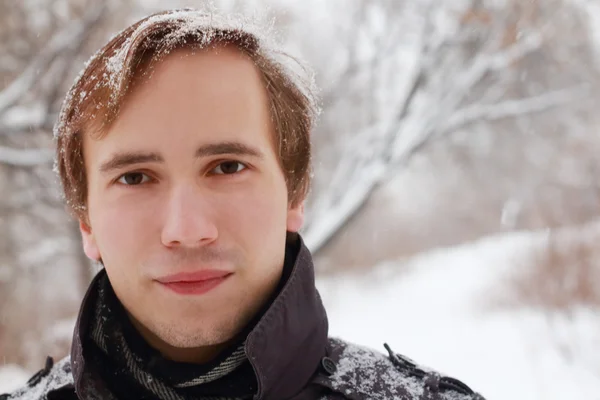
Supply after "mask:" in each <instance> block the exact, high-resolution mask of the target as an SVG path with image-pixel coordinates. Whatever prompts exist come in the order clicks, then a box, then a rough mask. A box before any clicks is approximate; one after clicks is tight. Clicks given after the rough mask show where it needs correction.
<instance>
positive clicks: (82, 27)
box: [0, 2, 105, 115]
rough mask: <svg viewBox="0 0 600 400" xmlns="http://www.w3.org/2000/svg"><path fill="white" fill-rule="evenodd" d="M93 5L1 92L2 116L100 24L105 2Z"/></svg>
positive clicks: (52, 40)
mask: <svg viewBox="0 0 600 400" xmlns="http://www.w3.org/2000/svg"><path fill="white" fill-rule="evenodd" d="M93 4H94V6H92V7H90V8H89V9H88V11H87V13H86V14H85V16H84V17H83V18H82V19H80V20H75V21H74V22H72V23H71V24H69V25H68V26H67V27H66V28H65V29H63V30H62V31H60V32H58V33H57V34H56V35H54V36H53V37H52V38H51V39H50V41H49V42H48V44H47V45H46V46H44V48H43V49H41V51H40V52H39V54H38V55H37V56H36V57H35V58H34V59H33V60H32V61H31V63H30V64H29V65H28V66H27V67H26V68H25V70H24V71H23V72H22V73H21V75H19V76H18V77H17V78H16V79H15V80H14V81H13V82H12V83H10V84H9V85H8V86H7V87H6V88H5V89H4V90H2V91H0V115H1V114H3V113H4V112H6V111H7V110H8V109H9V108H10V107H12V106H14V105H15V104H17V103H18V102H19V101H20V100H21V99H23V97H24V96H25V95H26V93H27V92H28V91H29V90H31V89H32V88H33V86H34V85H35V84H36V83H37V82H38V80H39V79H40V77H41V76H43V72H44V71H45V70H46V69H47V68H48V66H49V65H50V64H51V63H52V62H53V61H54V60H55V59H56V58H57V57H59V56H61V54H62V53H63V52H65V51H67V50H68V49H69V48H72V47H76V46H78V45H79V43H80V42H81V41H82V40H84V39H85V38H86V35H85V34H84V33H85V32H86V31H88V30H89V29H90V28H91V27H92V26H93V25H94V24H96V23H97V22H98V20H99V19H100V18H101V16H102V14H103V12H104V9H105V4H104V2H94V3H93Z"/></svg>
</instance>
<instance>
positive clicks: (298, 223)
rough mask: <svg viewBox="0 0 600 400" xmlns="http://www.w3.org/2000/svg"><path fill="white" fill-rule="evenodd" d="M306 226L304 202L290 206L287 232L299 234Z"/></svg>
mask: <svg viewBox="0 0 600 400" xmlns="http://www.w3.org/2000/svg"><path fill="white" fill-rule="evenodd" d="M303 224H304V202H300V203H299V204H298V205H296V206H290V208H288V212H287V231H288V232H298V231H299V230H300V228H302V225H303Z"/></svg>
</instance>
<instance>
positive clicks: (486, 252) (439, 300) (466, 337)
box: [0, 233, 600, 400]
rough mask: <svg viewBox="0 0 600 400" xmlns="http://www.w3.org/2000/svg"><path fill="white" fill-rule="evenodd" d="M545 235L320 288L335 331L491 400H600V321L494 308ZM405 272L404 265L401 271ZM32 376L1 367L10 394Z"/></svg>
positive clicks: (436, 254)
mask: <svg viewBox="0 0 600 400" xmlns="http://www.w3.org/2000/svg"><path fill="white" fill-rule="evenodd" d="M542 239H543V237H542V234H531V233H523V234H509V235H504V236H498V237H493V238H488V239H485V240H482V241H478V242H475V243H472V244H467V245H464V246H460V247H456V248H451V249H441V250H436V251H433V252H429V253H427V254H423V255H421V256H418V257H415V258H413V259H411V260H408V261H405V262H395V263H394V262H389V263H386V264H384V265H380V266H378V267H377V268H375V269H374V270H373V271H372V273H370V274H369V275H368V276H364V275H361V276H352V275H347V276H336V277H333V278H322V279H319V280H318V286H319V289H320V291H321V294H322V295H323V299H324V301H325V303H326V307H327V309H328V314H329V318H330V332H331V334H332V335H334V336H340V337H343V338H345V339H347V340H351V341H354V342H356V343H360V344H363V345H366V346H369V347H372V348H375V349H378V350H380V351H385V350H384V349H383V343H384V342H387V343H389V344H390V346H391V347H392V349H394V350H395V351H396V352H398V353H401V354H404V355H407V356H409V357H410V358H412V359H414V360H415V361H417V362H419V363H422V364H424V365H427V366H430V367H433V368H435V369H438V370H440V371H441V372H443V373H445V374H448V375H451V376H454V377H457V378H459V379H461V380H463V381H465V382H466V383H467V384H468V385H469V386H471V387H472V388H473V389H475V390H477V391H478V392H480V393H482V394H483V395H484V396H485V397H486V398H487V399H488V400H504V399H514V400H521V399H522V400H566V399H577V400H600V356H598V354H599V353H598V350H597V349H599V348H600V317H599V316H598V315H596V314H594V313H593V312H592V311H590V310H585V309H579V310H574V312H573V313H572V314H571V316H570V317H569V318H566V317H562V316H560V315H550V316H549V315H546V314H543V313H542V312H539V311H534V310H522V311H519V310H507V309H498V308H496V309H494V308H491V307H490V305H491V304H494V302H495V300H496V299H498V298H500V296H502V293H503V287H504V282H505V280H506V278H507V277H508V276H509V275H510V274H511V273H514V271H515V270H516V269H518V268H522V267H523V264H522V263H520V262H519V260H522V259H523V255H525V254H527V253H528V251H529V250H528V249H530V248H531V244H532V243H534V242H536V241H539V240H542ZM399 264H402V265H399ZM29 375H30V373H25V372H23V371H22V370H19V369H18V368H16V367H14V366H5V367H0V393H2V392H6V391H9V390H12V389H13V388H15V387H16V386H18V385H20V384H22V383H24V382H25V381H26V380H27V378H28V376H29Z"/></svg>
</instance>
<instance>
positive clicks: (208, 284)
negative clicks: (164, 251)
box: [156, 270, 233, 295]
mask: <svg viewBox="0 0 600 400" xmlns="http://www.w3.org/2000/svg"><path fill="white" fill-rule="evenodd" d="M231 275H233V273H232V272H229V271H221V270H202V271H196V272H184V273H179V274H175V275H169V276H165V277H162V278H158V279H156V281H157V282H158V283H159V284H161V285H162V286H163V287H164V288H166V289H168V290H170V291H172V292H175V293H177V294H180V295H202V294H205V293H208V292H210V291H211V290H213V289H215V288H217V287H218V286H219V285H221V284H222V283H223V282H225V281H226V280H227V278H229V277H230V276H231Z"/></svg>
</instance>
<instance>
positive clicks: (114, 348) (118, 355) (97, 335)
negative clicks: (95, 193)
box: [89, 276, 253, 400]
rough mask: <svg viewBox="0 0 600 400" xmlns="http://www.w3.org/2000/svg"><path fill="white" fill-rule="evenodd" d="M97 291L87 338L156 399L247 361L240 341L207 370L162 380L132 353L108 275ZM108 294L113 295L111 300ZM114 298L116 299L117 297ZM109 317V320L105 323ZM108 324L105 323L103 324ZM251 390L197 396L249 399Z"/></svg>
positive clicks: (175, 396)
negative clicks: (173, 379)
mask: <svg viewBox="0 0 600 400" xmlns="http://www.w3.org/2000/svg"><path fill="white" fill-rule="evenodd" d="M99 283H100V285H99V286H100V288H99V291H98V300H97V302H96V308H95V315H94V318H93V321H92V326H91V329H90V331H89V332H90V338H91V340H92V341H93V342H94V343H95V345H96V346H97V347H98V348H99V349H100V350H101V351H102V352H103V353H104V354H105V355H106V356H107V357H109V358H110V359H111V361H113V362H114V363H115V364H116V365H118V366H119V367H120V368H119V369H120V370H122V371H123V372H124V373H125V374H127V375H128V376H129V377H131V378H133V379H134V380H135V382H137V384H138V385H140V386H141V387H143V388H144V389H145V390H146V391H147V392H149V393H151V394H152V395H154V396H156V397H157V398H158V399H160V400H186V398H187V397H188V396H186V395H185V394H184V393H182V392H184V390H182V389H189V388H194V387H198V386H200V385H204V384H207V383H210V382H214V381H216V380H218V379H220V378H223V377H225V376H227V375H229V374H231V373H232V372H233V371H235V370H236V369H237V368H238V367H240V366H241V365H242V364H244V362H246V361H247V358H246V353H245V351H244V343H241V344H240V345H239V346H238V347H237V348H236V349H235V350H234V351H233V352H232V353H231V354H230V355H229V356H227V357H226V358H225V359H223V360H221V362H220V363H218V364H217V365H216V366H214V367H213V368H211V369H210V370H209V371H204V372H203V373H202V374H199V375H198V376H196V377H194V378H192V379H189V377H188V378H185V379H183V380H179V381H177V382H170V383H166V382H165V381H164V380H163V379H161V378H160V377H158V376H153V375H152V374H151V373H150V372H148V371H146V370H145V368H144V367H143V360H142V359H141V357H139V356H138V355H136V354H135V352H134V351H133V350H132V349H131V347H130V346H129V344H128V343H127V340H126V339H125V335H124V333H123V329H122V326H121V324H120V323H118V320H119V318H118V317H117V316H116V315H115V310H114V309H113V308H115V307H113V306H111V304H113V305H114V302H115V299H116V296H115V294H114V292H113V290H112V287H110V283H109V281H108V277H106V276H105V277H104V279H102V280H101V281H100V282H99ZM111 298H114V299H113V301H112V302H111ZM117 301H118V300H117ZM107 321H110V322H111V323H110V324H107ZM107 325H109V327H107ZM252 397H253V393H248V394H247V395H245V396H241V397H239V396H237V397H214V396H208V397H197V396H194V398H195V399H201V400H244V399H251V398H252Z"/></svg>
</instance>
